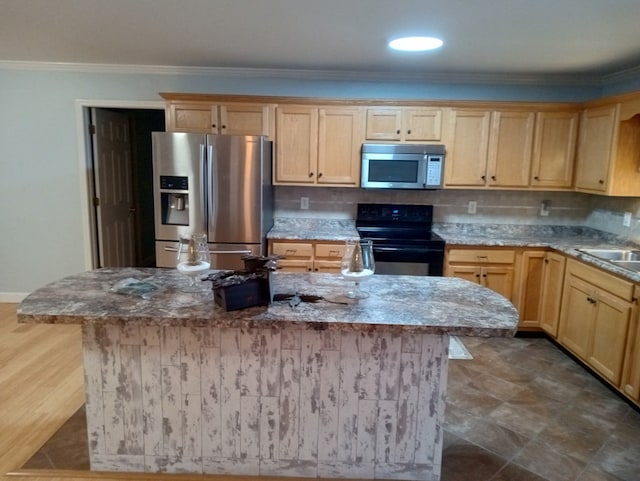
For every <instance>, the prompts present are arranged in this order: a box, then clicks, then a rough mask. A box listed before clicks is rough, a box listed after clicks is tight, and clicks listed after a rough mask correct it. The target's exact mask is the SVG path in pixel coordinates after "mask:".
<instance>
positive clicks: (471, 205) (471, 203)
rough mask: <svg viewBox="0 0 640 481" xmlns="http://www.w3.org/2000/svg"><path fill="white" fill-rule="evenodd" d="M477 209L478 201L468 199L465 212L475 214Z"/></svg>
mask: <svg viewBox="0 0 640 481" xmlns="http://www.w3.org/2000/svg"><path fill="white" fill-rule="evenodd" d="M477 210H478V202H477V201H475V200H470V201H469V204H468V205H467V213H468V214H475V213H476V211H477Z"/></svg>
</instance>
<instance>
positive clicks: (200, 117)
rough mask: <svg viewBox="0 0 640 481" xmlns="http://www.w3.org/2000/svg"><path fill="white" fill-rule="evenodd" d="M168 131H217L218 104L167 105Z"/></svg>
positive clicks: (189, 103)
mask: <svg viewBox="0 0 640 481" xmlns="http://www.w3.org/2000/svg"><path fill="white" fill-rule="evenodd" d="M167 131H168V132H202V133H217V132H218V106H217V105H212V104H209V103H206V102H184V103H172V104H171V105H169V115H168V118H167Z"/></svg>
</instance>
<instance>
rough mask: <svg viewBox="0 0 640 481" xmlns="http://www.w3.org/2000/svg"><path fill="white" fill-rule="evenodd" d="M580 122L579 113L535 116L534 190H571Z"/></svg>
mask: <svg viewBox="0 0 640 481" xmlns="http://www.w3.org/2000/svg"><path fill="white" fill-rule="evenodd" d="M578 119H579V114H578V113H577V112H538V113H537V114H536V128H535V135H534V141H533V157H532V163H531V179H530V185H531V187H534V188H547V187H550V188H569V187H571V185H572V182H573V163H574V158H575V153H576V138H577V135H578Z"/></svg>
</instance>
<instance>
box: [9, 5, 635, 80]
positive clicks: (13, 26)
mask: <svg viewBox="0 0 640 481" xmlns="http://www.w3.org/2000/svg"><path fill="white" fill-rule="evenodd" d="M639 24H640V0H609V1H606V0H490V1H480V0H395V1H394V0H0V61H17V62H23V61H29V62H30V61H37V62H40V61H42V62H63V63H91V64H120V65H153V66H177V67H230V68H247V67H251V68H265V69H304V70H322V71H339V72H345V73H351V74H353V73H357V72H361V73H362V75H363V76H364V75H365V74H364V72H370V73H372V72H381V73H385V74H389V73H393V72H396V73H398V74H400V75H428V74H449V75H463V74H464V75H478V74H482V75H495V76H533V77H535V76H540V75H544V76H576V77H584V78H602V77H604V76H607V75H610V74H615V73H619V72H621V71H624V70H627V69H631V68H635V67H637V66H639V65H640V25H639ZM404 34H411V35H419V34H426V35H436V36H441V37H442V38H443V39H444V41H445V45H444V47H443V48H442V49H441V50H439V51H437V52H431V53H420V54H415V53H414V54H408V53H405V54H398V53H392V52H391V51H390V50H389V49H388V48H387V47H386V42H387V40H388V39H390V38H391V37H394V36H398V35H404Z"/></svg>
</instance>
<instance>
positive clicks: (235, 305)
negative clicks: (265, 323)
mask: <svg viewBox="0 0 640 481" xmlns="http://www.w3.org/2000/svg"><path fill="white" fill-rule="evenodd" d="M213 296H214V299H215V303H216V304H218V305H219V306H221V307H223V308H224V309H225V310H227V311H236V310H238V309H245V308H247V307H254V306H267V305H269V304H270V303H271V300H272V293H271V283H270V282H269V275H267V276H266V277H265V278H262V277H258V278H255V279H249V280H247V281H246V282H243V283H242V284H233V285H230V286H224V287H217V288H214V289H213Z"/></svg>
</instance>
